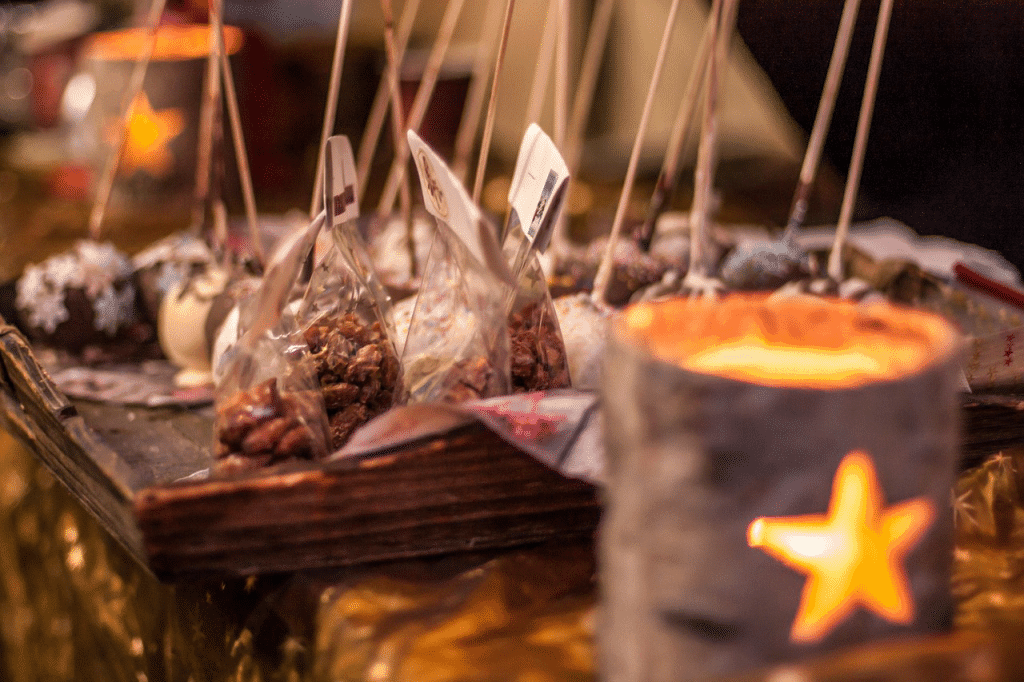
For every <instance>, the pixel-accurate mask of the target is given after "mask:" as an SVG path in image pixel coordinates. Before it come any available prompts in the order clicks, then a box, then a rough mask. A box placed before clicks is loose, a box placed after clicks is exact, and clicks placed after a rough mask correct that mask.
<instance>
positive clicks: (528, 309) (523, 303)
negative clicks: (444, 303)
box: [503, 229, 571, 393]
mask: <svg viewBox="0 0 1024 682" xmlns="http://www.w3.org/2000/svg"><path fill="white" fill-rule="evenodd" d="M525 241H526V237H525V236H524V235H523V233H522V232H521V231H520V230H518V229H514V230H513V231H512V233H511V234H509V236H508V238H507V239H506V240H505V246H504V249H503V250H504V252H505V254H506V256H507V257H508V260H509V262H510V264H511V265H512V267H515V265H516V263H515V262H514V261H515V259H516V256H517V254H519V253H523V254H525V262H524V264H523V272H522V274H521V275H520V276H519V280H518V282H517V288H516V295H515V298H514V299H513V301H512V305H511V307H510V309H509V316H508V333H509V343H510V356H509V369H510V375H511V381H512V392H513V393H525V392H530V391H544V390H548V389H552V388H568V387H569V386H570V385H571V381H570V377H569V362H568V359H567V356H566V352H565V341H564V340H563V339H562V331H561V329H560V328H559V326H558V316H557V315H556V314H555V306H554V303H553V302H552V300H551V291H550V290H549V289H548V282H547V278H546V277H545V276H544V270H543V269H542V268H541V265H540V259H539V258H538V257H537V253H536V252H535V251H532V250H529V251H527V250H526V249H525V248H524V245H525Z"/></svg>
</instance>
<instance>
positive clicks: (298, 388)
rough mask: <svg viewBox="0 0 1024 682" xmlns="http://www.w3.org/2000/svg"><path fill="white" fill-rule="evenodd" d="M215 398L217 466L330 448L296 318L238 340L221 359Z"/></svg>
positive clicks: (318, 453)
mask: <svg viewBox="0 0 1024 682" xmlns="http://www.w3.org/2000/svg"><path fill="white" fill-rule="evenodd" d="M224 362H225V363H226V364H225V367H224V373H223V375H222V378H221V381H220V383H219V384H218V385H217V390H216V393H215V396H214V403H215V406H216V417H215V421H214V454H215V456H216V457H217V460H218V464H217V467H216V468H217V470H218V471H221V472H233V471H240V470H246V469H253V468H257V467H262V466H267V465H270V464H275V463H277V462H281V461H285V460H291V459H322V458H324V457H326V456H327V454H328V452H329V441H328V422H327V413H326V412H325V410H324V399H323V396H322V395H321V392H320V387H319V385H318V383H317V376H316V371H315V369H314V365H313V358H312V355H311V354H310V352H309V348H308V347H307V346H306V343H305V340H304V339H303V335H302V334H301V332H300V331H299V330H298V329H297V328H296V327H295V326H294V320H293V319H291V318H290V317H287V316H286V317H285V318H284V319H282V321H281V322H280V323H279V324H278V325H277V326H276V327H275V328H273V329H271V330H269V331H267V332H265V333H263V334H260V335H257V336H255V337H254V338H252V339H251V340H249V339H246V340H244V341H241V342H239V343H237V344H236V345H235V347H234V348H232V349H231V350H230V351H229V353H228V354H227V355H226V356H225V358H224Z"/></svg>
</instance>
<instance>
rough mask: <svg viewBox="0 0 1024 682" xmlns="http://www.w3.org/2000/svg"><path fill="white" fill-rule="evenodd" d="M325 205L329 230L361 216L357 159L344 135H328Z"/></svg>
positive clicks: (325, 152) (325, 155) (325, 158)
mask: <svg viewBox="0 0 1024 682" xmlns="http://www.w3.org/2000/svg"><path fill="white" fill-rule="evenodd" d="M324 165H325V166H326V168H325V169H324V171H325V173H324V206H326V207H327V208H328V211H327V227H328V231H329V230H330V228H333V227H334V226H335V225H341V224H342V223H347V222H348V221H350V220H355V219H356V218H358V217H359V202H358V201H357V200H356V197H358V196H359V186H358V184H357V178H356V160H355V156H354V155H353V154H352V143H350V142H349V140H348V137H347V136H345V135H335V136H333V137H330V138H328V139H327V146H326V148H325V149H324Z"/></svg>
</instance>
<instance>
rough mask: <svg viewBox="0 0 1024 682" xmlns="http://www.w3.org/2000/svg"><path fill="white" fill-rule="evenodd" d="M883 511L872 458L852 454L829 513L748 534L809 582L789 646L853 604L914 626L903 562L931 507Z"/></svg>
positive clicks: (760, 522)
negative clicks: (911, 623) (802, 574)
mask: <svg viewBox="0 0 1024 682" xmlns="http://www.w3.org/2000/svg"><path fill="white" fill-rule="evenodd" d="M883 505H884V500H883V498H882V491H881V488H880V486H879V484H878V477H877V474H876V473H875V467H874V464H873V462H872V461H871V458H870V457H868V456H867V455H866V454H864V453H862V452H857V451H854V452H851V453H850V454H848V455H846V457H844V458H843V460H842V462H840V463H839V468H838V469H837V470H836V475H835V479H834V481H833V484H832V500H831V502H830V503H829V509H828V513H827V514H825V515H808V516H791V517H780V518H765V517H761V518H757V519H754V521H753V522H752V523H751V524H750V526H749V527H748V528H747V543H748V544H749V545H750V546H751V547H758V548H760V549H762V550H763V551H764V552H766V553H767V554H770V555H772V556H773V557H775V558H776V559H778V560H779V561H781V562H782V563H784V564H786V565H787V566H790V567H792V568H794V569H796V570H797V571H800V572H801V573H804V574H806V575H807V582H806V583H804V589H803V594H802V595H801V598H800V606H799V608H798V609H797V614H796V618H795V620H794V621H793V627H792V629H791V631H790V640H791V641H794V642H814V641H817V640H819V639H821V638H822V637H824V636H825V635H827V634H828V633H829V632H830V631H831V630H832V629H833V628H834V627H836V626H837V625H838V624H839V623H841V622H842V621H843V620H845V619H846V618H847V617H848V616H849V615H850V614H851V613H852V612H853V610H854V608H856V607H857V606H858V605H860V606H863V607H864V608H866V609H868V610H870V611H873V612H875V613H877V614H878V615H879V616H881V617H883V618H885V619H886V620H889V621H892V622H895V623H908V622H910V621H911V620H913V618H914V599H913V595H912V594H911V592H910V586H909V583H908V581H907V576H906V573H905V571H904V569H903V559H904V557H905V556H906V554H907V553H908V552H909V551H910V549H911V548H912V547H913V546H914V545H915V544H916V543H917V541H918V540H919V539H920V538H921V536H922V535H923V534H924V532H925V530H926V529H927V528H928V526H930V525H931V522H932V519H933V518H934V516H935V508H934V505H933V504H932V503H931V502H930V501H929V500H927V499H925V498H915V499H912V500H909V501H907V502H904V503H902V504H898V505H895V506H893V507H889V508H888V509H883Z"/></svg>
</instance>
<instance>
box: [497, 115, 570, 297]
mask: <svg viewBox="0 0 1024 682" xmlns="http://www.w3.org/2000/svg"><path fill="white" fill-rule="evenodd" d="M568 186H569V168H568V166H566V164H565V160H564V159H563V158H562V155H561V154H559V153H558V147H556V146H555V143H554V142H552V140H551V138H550V137H548V136H547V134H546V133H545V132H544V131H543V130H541V128H540V126H538V125H537V124H536V123H531V124H530V127H529V128H527V130H526V134H525V135H524V136H523V142H522V144H521V145H520V146H519V156H517V157H516V169H515V173H513V175H512V185H511V186H510V187H509V190H508V203H509V205H510V206H511V208H510V210H509V217H508V219H509V226H508V227H509V229H515V226H516V225H519V226H520V227H521V228H522V231H523V236H524V237H525V239H523V240H522V242H520V244H519V247H518V248H517V249H516V254H515V256H513V258H512V275H513V277H515V279H516V281H519V278H520V277H521V276H522V274H523V268H525V267H526V261H527V259H528V258H529V256H530V252H531V251H533V250H534V249H536V250H538V251H540V252H541V253H544V251H545V250H546V249H547V248H548V243H549V242H550V241H551V233H552V232H553V231H554V228H555V223H556V222H557V221H558V216H559V214H560V213H561V211H562V203H563V200H564V199H565V192H566V189H567V188H568ZM504 236H505V238H506V239H507V238H508V230H506V232H505V235H504ZM511 305H512V302H511V301H510V302H509V306H511Z"/></svg>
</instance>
